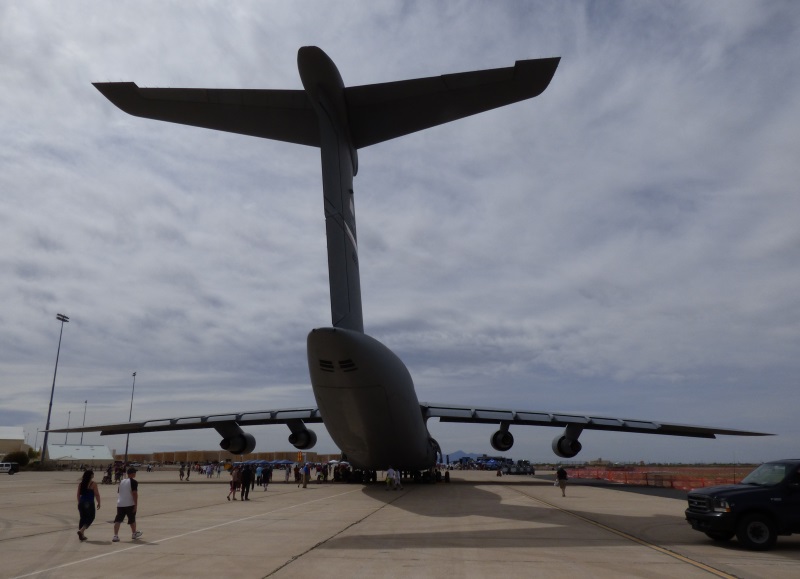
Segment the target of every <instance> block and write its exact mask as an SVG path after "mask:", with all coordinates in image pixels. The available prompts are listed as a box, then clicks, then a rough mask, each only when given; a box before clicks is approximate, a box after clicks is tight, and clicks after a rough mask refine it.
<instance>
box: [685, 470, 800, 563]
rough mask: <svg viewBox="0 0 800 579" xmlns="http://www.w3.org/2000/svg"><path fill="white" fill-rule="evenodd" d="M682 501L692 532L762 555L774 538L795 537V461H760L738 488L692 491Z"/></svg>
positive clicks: (799, 508)
mask: <svg viewBox="0 0 800 579" xmlns="http://www.w3.org/2000/svg"><path fill="white" fill-rule="evenodd" d="M688 500H689V508H687V509H686V520H687V521H688V522H689V524H690V525H691V526H692V528H693V529H694V530H696V531H701V532H703V533H705V534H706V535H707V536H708V537H710V538H711V539H713V540H714V541H729V540H730V539H732V538H733V537H734V535H735V536H736V538H737V539H738V540H739V543H741V544H742V545H744V546H745V547H747V548H748V549H753V550H755V551H766V550H767V549H770V548H772V547H773V546H774V545H775V541H776V540H777V538H778V535H791V534H792V533H800V459H792V460H778V461H775V462H767V463H764V464H762V465H761V466H759V467H758V468H756V469H755V470H754V471H753V472H751V473H750V474H749V475H747V476H746V477H745V478H744V479H742V482H741V483H739V484H735V485H724V486H716V487H706V488H700V489H693V490H691V491H689V495H688Z"/></svg>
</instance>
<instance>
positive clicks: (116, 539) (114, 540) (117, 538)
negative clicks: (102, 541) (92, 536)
mask: <svg viewBox="0 0 800 579" xmlns="http://www.w3.org/2000/svg"><path fill="white" fill-rule="evenodd" d="M111 541H112V542H114V543H119V537H118V536H117V535H114V538H113V539H111Z"/></svg>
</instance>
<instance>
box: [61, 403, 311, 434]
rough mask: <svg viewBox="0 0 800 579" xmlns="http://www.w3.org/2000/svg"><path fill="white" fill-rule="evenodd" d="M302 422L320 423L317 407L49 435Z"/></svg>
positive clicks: (78, 429)
mask: <svg viewBox="0 0 800 579" xmlns="http://www.w3.org/2000/svg"><path fill="white" fill-rule="evenodd" d="M295 420H302V421H303V422H304V423H309V424H310V423H319V422H322V417H321V416H320V414H319V409H318V408H289V409H284V410H260V411H256V412H241V413H230V414H210V415H208V416H186V417H184V418H163V419H158V420H145V421H143V422H123V423H120V424H105V425H101V426H78V427H75V428H57V429H52V430H50V432H100V434H102V435H107V434H133V433H139V432H163V431H165V430H194V429H197V428H217V427H223V428H224V427H225V425H227V424H237V425H239V426H253V425H258V424H288V423H289V422H291V421H295Z"/></svg>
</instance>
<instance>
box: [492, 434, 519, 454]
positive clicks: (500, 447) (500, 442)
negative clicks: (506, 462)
mask: <svg viewBox="0 0 800 579" xmlns="http://www.w3.org/2000/svg"><path fill="white" fill-rule="evenodd" d="M490 442H491V444H492V448H493V449H495V450H497V451H499V452H506V451H507V450H510V449H511V447H512V446H514V435H512V434H511V433H510V432H509V431H508V430H498V431H497V432H495V433H494V434H493V435H492V438H491V440H490Z"/></svg>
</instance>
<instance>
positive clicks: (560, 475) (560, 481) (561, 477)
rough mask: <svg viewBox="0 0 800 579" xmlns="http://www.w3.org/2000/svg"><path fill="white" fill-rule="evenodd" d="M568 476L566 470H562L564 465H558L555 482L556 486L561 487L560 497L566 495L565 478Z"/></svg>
mask: <svg viewBox="0 0 800 579" xmlns="http://www.w3.org/2000/svg"><path fill="white" fill-rule="evenodd" d="M568 478H569V477H568V476H567V471H566V470H564V467H563V466H561V465H558V470H557V471H556V484H557V485H558V488H560V489H561V496H562V497H565V496H567V492H566V489H567V479H568Z"/></svg>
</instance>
